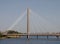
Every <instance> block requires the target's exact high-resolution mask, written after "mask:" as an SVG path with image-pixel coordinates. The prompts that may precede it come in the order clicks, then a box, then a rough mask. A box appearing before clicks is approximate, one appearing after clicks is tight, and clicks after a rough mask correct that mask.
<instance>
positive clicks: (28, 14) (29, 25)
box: [7, 8, 60, 39]
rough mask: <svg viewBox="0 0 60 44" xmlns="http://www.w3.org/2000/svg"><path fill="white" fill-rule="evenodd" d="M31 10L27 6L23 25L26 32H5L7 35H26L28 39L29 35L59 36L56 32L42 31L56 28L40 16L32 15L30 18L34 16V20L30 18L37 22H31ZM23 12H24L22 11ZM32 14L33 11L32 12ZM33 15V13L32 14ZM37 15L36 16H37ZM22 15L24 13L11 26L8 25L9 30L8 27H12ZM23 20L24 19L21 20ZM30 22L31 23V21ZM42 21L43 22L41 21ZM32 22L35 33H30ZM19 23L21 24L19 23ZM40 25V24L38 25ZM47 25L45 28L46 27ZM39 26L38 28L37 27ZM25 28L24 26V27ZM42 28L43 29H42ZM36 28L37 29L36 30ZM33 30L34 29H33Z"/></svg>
mask: <svg viewBox="0 0 60 44" xmlns="http://www.w3.org/2000/svg"><path fill="white" fill-rule="evenodd" d="M30 12H31V10H30V9H29V8H27V15H26V22H27V23H25V24H26V25H25V27H26V33H25V34H7V36H27V39H29V37H30V36H37V38H38V36H47V38H48V36H56V37H57V38H59V36H60V34H56V33H52V32H53V31H52V32H51V33H44V32H46V31H47V30H48V31H50V29H51V28H52V29H55V30H57V28H56V27H54V28H53V26H52V25H51V24H49V23H48V22H46V21H45V20H43V19H42V20H41V17H40V16H38V15H36V16H34V17H32V19H33V18H35V20H32V21H35V22H37V23H35V22H32V21H31V20H30V14H31V13H30ZM24 14H25V13H24ZM33 14H34V13H33ZM34 15H35V14H34ZM37 16H38V17H37ZM23 17H24V15H22V16H21V17H19V18H18V19H17V20H16V22H15V23H14V24H13V25H12V26H11V27H9V28H8V29H9V30H10V29H12V28H13V27H14V26H15V25H16V24H17V23H18V22H19V21H20V20H21V19H22V18H23ZM36 18H40V21H39V20H38V19H36ZM23 22H24V21H23ZM31 22H32V23H31ZM43 22H44V23H43ZM47 23H48V24H47ZM32 24H34V26H35V27H34V29H35V30H36V31H35V32H37V33H35V32H33V33H30V30H33V25H32ZM20 25H21V24H20ZM40 25H41V26H40ZM22 27H24V25H22ZM22 27H20V28H22ZM46 27H47V28H46ZM38 28H39V29H38ZM24 29H25V28H24ZM43 29H44V31H43ZM37 30H38V31H37ZM33 31H34V30H33ZM40 32H41V33H40Z"/></svg>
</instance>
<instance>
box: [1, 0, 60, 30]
mask: <svg viewBox="0 0 60 44" xmlns="http://www.w3.org/2000/svg"><path fill="white" fill-rule="evenodd" d="M27 7H29V8H30V9H31V10H33V11H34V12H36V13H38V14H39V15H40V16H42V17H43V18H45V19H46V20H48V21H49V22H51V23H52V24H53V25H56V26H57V27H58V28H59V29H60V0H0V30H6V29H7V28H8V27H10V26H11V25H12V24H13V22H14V21H15V20H16V19H17V18H18V17H19V16H20V14H21V13H23V12H24V11H25V10H26V8H27ZM58 31H60V30H58Z"/></svg>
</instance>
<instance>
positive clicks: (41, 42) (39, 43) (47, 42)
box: [0, 37, 60, 44]
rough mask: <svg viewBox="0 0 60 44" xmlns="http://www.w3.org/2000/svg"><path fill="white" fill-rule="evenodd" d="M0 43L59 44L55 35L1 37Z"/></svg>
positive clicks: (59, 40) (59, 41)
mask: <svg viewBox="0 0 60 44" xmlns="http://www.w3.org/2000/svg"><path fill="white" fill-rule="evenodd" d="M0 44H60V39H57V38H56V37H49V39H47V38H46V37H39V39H37V38H36V37H30V39H29V40H28V39H26V37H23V38H10V39H2V40H0Z"/></svg>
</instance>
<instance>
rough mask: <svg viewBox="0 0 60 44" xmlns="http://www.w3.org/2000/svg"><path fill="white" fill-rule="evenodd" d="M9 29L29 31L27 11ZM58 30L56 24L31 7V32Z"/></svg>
mask: <svg viewBox="0 0 60 44" xmlns="http://www.w3.org/2000/svg"><path fill="white" fill-rule="evenodd" d="M8 30H17V31H20V32H24V33H25V32H26V31H27V11H25V12H24V13H23V14H21V15H20V16H19V18H17V20H16V21H15V22H14V23H13V24H12V25H11V27H9V28H8ZM57 30H58V28H56V26H54V25H52V24H51V23H50V22H49V21H47V20H46V19H45V18H43V17H42V16H40V15H39V14H37V13H36V12H33V11H32V10H31V9H30V30H29V33H44V32H57Z"/></svg>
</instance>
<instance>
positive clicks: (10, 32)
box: [7, 30, 19, 34]
mask: <svg viewBox="0 0 60 44" xmlns="http://www.w3.org/2000/svg"><path fill="white" fill-rule="evenodd" d="M18 33H19V32H18V31H14V30H9V31H8V32H7V34H18Z"/></svg>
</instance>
